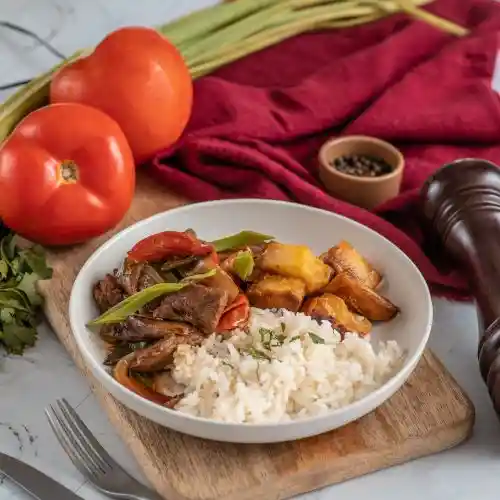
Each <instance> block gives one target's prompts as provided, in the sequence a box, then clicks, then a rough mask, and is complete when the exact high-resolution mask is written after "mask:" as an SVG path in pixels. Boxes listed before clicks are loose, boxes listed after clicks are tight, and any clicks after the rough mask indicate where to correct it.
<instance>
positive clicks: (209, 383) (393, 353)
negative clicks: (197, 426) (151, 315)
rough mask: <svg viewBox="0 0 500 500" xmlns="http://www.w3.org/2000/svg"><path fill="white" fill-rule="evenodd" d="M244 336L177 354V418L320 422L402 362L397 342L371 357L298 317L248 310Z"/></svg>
mask: <svg viewBox="0 0 500 500" xmlns="http://www.w3.org/2000/svg"><path fill="white" fill-rule="evenodd" d="M249 330H250V331H249V333H246V332H243V331H237V332H236V333H235V334H234V335H233V336H232V337H230V338H224V337H222V336H220V335H215V334H214V335H212V336H211V337H209V338H207V340H206V341H205V342H204V343H203V345H202V346H200V347H191V346H187V345H182V346H180V347H179V348H178V349H177V353H176V355H175V358H174V369H173V377H174V379H175V380H176V382H178V383H180V384H182V385H184V386H186V391H185V394H186V395H185V396H184V398H183V399H182V400H181V401H180V402H179V403H178V404H177V406H176V409H177V410H178V411H181V412H184V413H187V414H190V415H194V416H200V417H206V418H209V419H213V420H219V421H223V422H234V423H270V422H284V421H288V420H293V419H298V418H303V417H309V416H314V415H319V414H322V413H325V412H328V411H329V410H332V409H335V408H340V407H342V406H346V405H348V404H350V403H352V402H353V401H356V400H358V399H360V398H362V397H364V396H365V395H367V394H368V393H370V392H372V391H374V390H375V389H377V388H378V387H380V386H381V385H383V384H384V383H385V382H386V381H387V380H388V379H389V378H391V377H392V376H393V375H394V374H395V373H396V372H397V371H398V369H399V368H400V366H401V363H402V361H403V353H402V351H401V349H400V347H399V346H398V344H397V342H395V341H389V342H387V343H380V345H379V346H378V349H377V350H375V349H374V348H373V347H372V345H371V343H370V340H369V339H368V338H366V337H365V338H362V337H360V336H358V335H356V334H353V333H348V334H346V336H345V339H344V340H343V341H342V342H341V337H340V334H339V333H338V332H337V331H336V330H334V329H333V328H332V326H331V324H330V323H329V322H327V321H324V322H322V324H321V325H320V324H318V323H317V322H316V321H315V320H313V319H312V318H310V317H309V316H306V315H304V314H302V313H293V312H290V311H285V310H282V311H278V312H272V311H269V310H261V309H252V312H251V317H250V323H249ZM271 331H272V332H271ZM323 342H324V343H323Z"/></svg>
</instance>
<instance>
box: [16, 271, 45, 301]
mask: <svg viewBox="0 0 500 500" xmlns="http://www.w3.org/2000/svg"><path fill="white" fill-rule="evenodd" d="M38 279H39V278H38V275H37V274H35V273H26V274H24V276H23V277H22V279H21V281H20V282H19V284H18V285H17V288H18V290H21V291H22V292H24V293H25V294H26V297H28V300H29V301H30V302H31V304H32V305H33V306H39V305H41V304H42V302H43V301H42V297H41V296H40V295H39V294H38V292H37V289H36V282H37V281H38Z"/></svg>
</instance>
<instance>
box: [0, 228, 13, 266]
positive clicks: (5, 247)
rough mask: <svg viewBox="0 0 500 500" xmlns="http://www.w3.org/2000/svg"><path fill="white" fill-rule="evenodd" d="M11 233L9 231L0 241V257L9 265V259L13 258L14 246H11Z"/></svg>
mask: <svg viewBox="0 0 500 500" xmlns="http://www.w3.org/2000/svg"><path fill="white" fill-rule="evenodd" d="M12 240H13V235H12V233H9V234H8V235H7V236H5V237H3V238H2V240H1V242H0V257H1V258H2V260H3V261H5V262H6V263H7V264H8V265H9V266H10V261H11V260H12V259H13V258H14V255H15V248H12V245H11V243H12Z"/></svg>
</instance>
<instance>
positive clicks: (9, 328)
mask: <svg viewBox="0 0 500 500" xmlns="http://www.w3.org/2000/svg"><path fill="white" fill-rule="evenodd" d="M36 338H37V333H36V329H35V328H32V327H29V326H24V325H18V324H16V323H9V324H6V325H4V326H3V330H1V331H0V341H1V342H2V343H3V345H4V347H5V350H6V351H7V352H8V353H10V354H17V355H21V354H23V352H24V350H25V348H26V347H32V346H33V345H35V342H36Z"/></svg>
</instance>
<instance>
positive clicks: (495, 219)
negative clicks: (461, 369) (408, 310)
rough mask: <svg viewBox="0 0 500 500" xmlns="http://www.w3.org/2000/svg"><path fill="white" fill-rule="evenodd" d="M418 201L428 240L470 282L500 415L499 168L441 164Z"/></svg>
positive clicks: (481, 352)
mask: <svg viewBox="0 0 500 500" xmlns="http://www.w3.org/2000/svg"><path fill="white" fill-rule="evenodd" d="M421 201H422V212H423V215H424V220H425V223H426V224H427V225H428V228H429V230H430V233H429V234H430V236H431V238H437V243H438V244H440V245H442V246H443V247H444V250H445V252H446V253H447V255H449V256H450V257H451V258H452V259H453V260H454V261H455V262H456V263H457V265H458V266H459V267H460V269H462V270H463V271H464V272H465V273H466V276H467V278H468V280H469V283H470V287H471V293H472V294H473V296H474V298H475V300H476V304H477V309H478V317H479V328H480V339H479V349H478V358H479V366H480V370H481V375H482V377H483V379H484V381H485V382H486V385H487V386H488V390H489V393H490V396H491V399H492V401H493V405H494V407H495V410H496V412H497V414H498V415H500V168H499V167H498V166H496V165H494V164H493V163H490V162H487V161H484V160H476V159H464V160H458V161H456V162H453V163H450V164H448V165H445V166H444V167H442V168H441V169H440V170H438V171H437V172H436V173H435V174H434V175H432V176H431V177H430V178H429V179H428V180H427V181H426V183H425V184H424V186H423V188H422V192H421Z"/></svg>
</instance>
